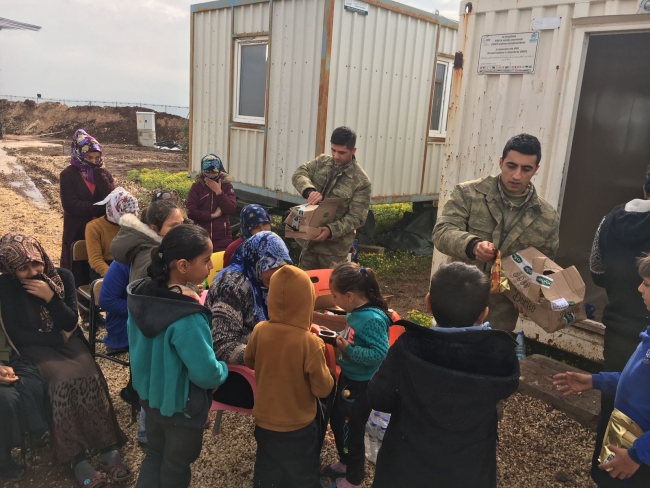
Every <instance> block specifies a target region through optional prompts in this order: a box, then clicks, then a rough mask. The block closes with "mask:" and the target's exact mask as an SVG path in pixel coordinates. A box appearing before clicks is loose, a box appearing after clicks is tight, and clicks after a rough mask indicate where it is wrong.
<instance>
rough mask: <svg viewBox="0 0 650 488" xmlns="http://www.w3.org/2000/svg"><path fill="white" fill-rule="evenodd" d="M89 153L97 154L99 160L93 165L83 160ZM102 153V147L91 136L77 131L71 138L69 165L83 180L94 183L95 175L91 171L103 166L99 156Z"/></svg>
mask: <svg viewBox="0 0 650 488" xmlns="http://www.w3.org/2000/svg"><path fill="white" fill-rule="evenodd" d="M89 152H99V153H100V156H99V159H98V160H97V162H96V163H95V164H92V163H89V162H88V161H86V160H84V158H85V157H86V154H88V153H89ZM102 153H103V151H102V146H101V145H100V144H99V142H97V139H95V138H94V137H93V136H91V135H90V134H88V133H87V132H86V131H85V130H83V129H78V130H77V131H76V132H75V133H74V135H73V136H72V144H71V145H70V164H71V165H73V166H75V167H76V168H78V169H79V171H81V174H82V175H84V178H86V180H88V181H89V182H90V183H94V182H95V175H94V173H93V170H94V169H95V168H101V167H102V166H103V165H104V158H103V157H102V156H101V154H102Z"/></svg>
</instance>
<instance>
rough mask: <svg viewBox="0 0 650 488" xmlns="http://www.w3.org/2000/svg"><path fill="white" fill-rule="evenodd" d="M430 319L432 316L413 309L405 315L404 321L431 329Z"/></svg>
mask: <svg viewBox="0 0 650 488" xmlns="http://www.w3.org/2000/svg"><path fill="white" fill-rule="evenodd" d="M432 318H433V315H431V314H428V313H425V312H420V311H419V310H415V309H414V310H411V311H410V312H409V313H407V314H406V320H410V321H411V322H414V323H416V324H419V325H422V326H424V327H431V325H432V324H431V319H432Z"/></svg>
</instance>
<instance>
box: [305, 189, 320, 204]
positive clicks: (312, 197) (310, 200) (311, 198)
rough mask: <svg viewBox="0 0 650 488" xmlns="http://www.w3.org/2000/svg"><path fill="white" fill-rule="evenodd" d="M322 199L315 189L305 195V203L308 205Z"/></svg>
mask: <svg viewBox="0 0 650 488" xmlns="http://www.w3.org/2000/svg"><path fill="white" fill-rule="evenodd" d="M322 200H323V195H321V194H320V193H318V192H317V191H313V192H311V193H310V194H309V196H308V197H307V204H308V205H316V204H318V203H320V202H321V201H322Z"/></svg>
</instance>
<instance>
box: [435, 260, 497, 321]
mask: <svg viewBox="0 0 650 488" xmlns="http://www.w3.org/2000/svg"><path fill="white" fill-rule="evenodd" d="M489 298H490V280H489V279H488V277H487V275H486V274H485V273H484V272H483V271H481V270H480V269H478V268H477V267H476V266H474V265H469V264H465V263H460V262H456V263H450V264H443V265H441V266H440V267H439V268H438V271H436V272H435V273H434V275H433V277H432V278H431V287H430V289H429V304H430V305H431V312H432V313H433V318H435V319H436V322H437V324H438V325H439V326H440V327H469V326H472V325H474V324H475V323H476V320H477V319H478V318H479V316H480V315H481V314H482V313H483V311H484V310H485V307H487V304H488V300H489Z"/></svg>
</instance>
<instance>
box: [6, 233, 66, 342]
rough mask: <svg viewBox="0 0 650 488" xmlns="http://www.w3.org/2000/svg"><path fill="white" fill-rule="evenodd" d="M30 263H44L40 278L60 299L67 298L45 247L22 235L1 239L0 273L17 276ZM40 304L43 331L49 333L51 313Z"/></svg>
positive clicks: (51, 323)
mask: <svg viewBox="0 0 650 488" xmlns="http://www.w3.org/2000/svg"><path fill="white" fill-rule="evenodd" d="M30 261H36V262H39V263H42V264H43V266H44V268H45V269H44V270H43V273H42V275H41V276H40V278H41V279H42V280H43V281H44V282H45V283H47V284H48V285H49V287H50V288H51V289H52V291H53V292H54V294H55V295H57V296H58V297H59V298H63V297H64V296H65V291H64V289H63V281H61V277H60V276H59V273H57V272H56V270H55V269H54V264H52V261H51V260H50V258H49V256H48V255H47V254H46V253H45V250H44V249H43V246H41V244H40V243H39V242H38V241H37V240H36V239H35V238H33V237H31V236H25V235H22V234H5V235H4V236H2V239H0V272H2V273H8V274H11V275H13V276H16V271H17V270H18V269H20V268H21V267H22V266H24V265H25V264H27V263H29V262H30ZM37 300H38V301H39V302H40V315H41V321H42V326H41V329H40V330H41V331H42V332H49V331H51V330H52V327H53V326H54V321H53V320H52V317H51V316H50V312H49V311H48V310H47V308H46V307H45V301H44V300H41V299H38V298H37Z"/></svg>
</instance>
